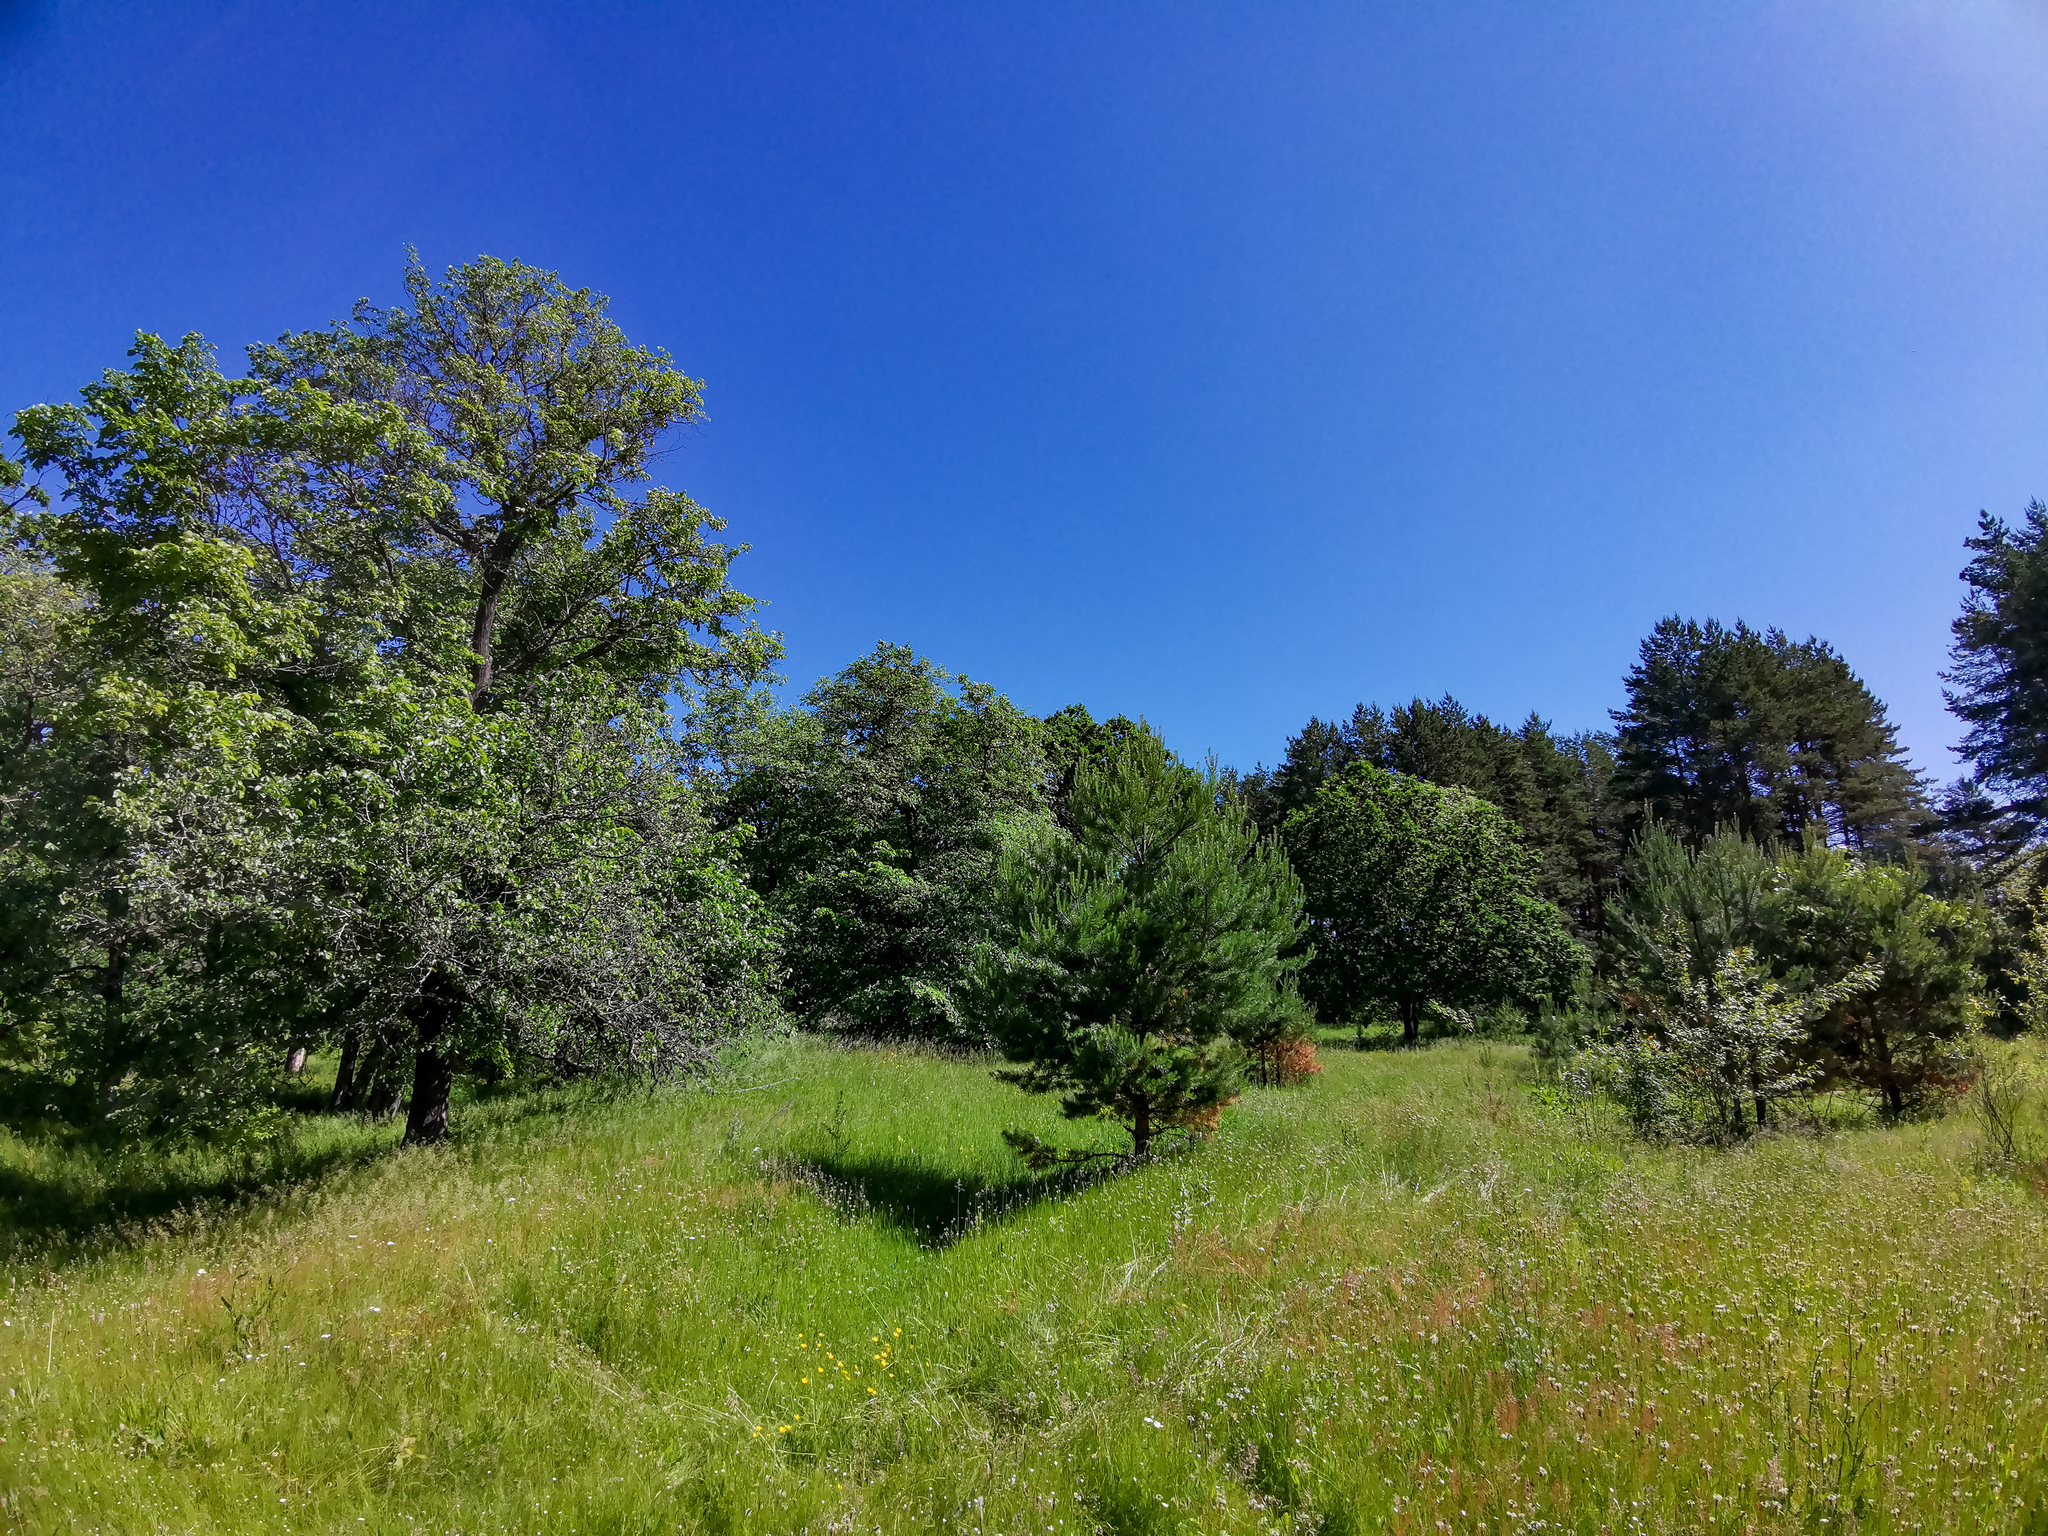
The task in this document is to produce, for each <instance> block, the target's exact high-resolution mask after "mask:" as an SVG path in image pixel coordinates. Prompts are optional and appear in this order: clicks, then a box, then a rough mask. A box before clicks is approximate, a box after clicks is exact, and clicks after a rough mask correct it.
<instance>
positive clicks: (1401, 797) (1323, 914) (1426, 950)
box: [1286, 763, 1583, 1044]
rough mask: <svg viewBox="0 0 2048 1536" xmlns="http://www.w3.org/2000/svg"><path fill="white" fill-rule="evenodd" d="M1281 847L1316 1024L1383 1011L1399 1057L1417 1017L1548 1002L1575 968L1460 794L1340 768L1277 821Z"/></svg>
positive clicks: (1562, 935)
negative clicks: (1397, 1039)
mask: <svg viewBox="0 0 2048 1536" xmlns="http://www.w3.org/2000/svg"><path fill="white" fill-rule="evenodd" d="M1286 841H1287V851H1288V854H1289V856H1290V858H1291V859H1292V861H1293V863H1294V867H1295V868H1296V869H1297V870H1298V871H1299V872H1300V875H1301V879H1302V884H1303V886H1304V888H1305V890H1306V892H1307V910H1308V915H1309V920H1310V929H1309V933H1310V937H1311V938H1312V939H1313V941H1314V944H1315V949H1316V953H1315V958H1314V960H1313V961H1312V963H1311V964H1310V966H1309V968H1308V973H1307V982H1308V991H1309V996H1310V998H1311V1000H1312V1001H1313V1002H1314V1003H1315V1005H1316V1007H1317V1009H1318V1010H1319V1011H1320V1012H1321V1013H1323V1015H1324V1016H1325V1017H1330V1016H1337V1017H1345V1016H1349V1017H1352V1018H1355V1019H1357V1020H1359V1021H1360V1023H1361V1024H1362V1023H1363V1021H1364V1019H1365V1017H1366V1016H1367V1015H1368V1014H1369V1013H1370V1012H1372V1011H1374V1010H1379V1009H1384V1010H1388V1011H1391V1012H1393V1013H1395V1014H1396V1015H1397V1016H1398V1017H1399V1018H1400V1020H1401V1032H1402V1037H1403V1039H1404V1040H1406V1041H1407V1042H1408V1043H1409V1044H1413V1043H1414V1042H1415V1041H1416V1040H1417V1039H1418V1038H1419V1034H1420V1027H1421V1019H1422V1010H1423V1009H1424V1008H1425V1007H1426V1006H1428V1005H1429V1004H1431V1003H1437V1004H1442V1005H1445V1006H1449V1007H1454V1008H1463V1007H1473V1006H1484V1005H1486V1004H1489V1003H1495V1002H1500V1001H1503V1000H1505V999H1508V998H1512V997H1525V998H1532V999H1533V998H1535V997H1538V996H1542V995H1547V994H1552V993H1556V992H1561V991H1562V990H1564V989H1565V988H1566V987H1568V986H1569V984H1570V979H1571V977H1572V976H1573V975H1574V974H1575V973H1576V972H1577V970H1578V968H1579V965H1580V963H1581V960H1582V959H1583V951H1582V950H1581V949H1580V947H1579V945H1578V944H1577V943H1576V942H1575V941H1574V940H1573V939H1572V938H1571V936H1570V935H1569V934H1568V933H1567V932H1566V930H1565V925H1564V919H1563V916H1562V915H1561V914H1560V913H1559V912H1558V910H1557V908H1556V907H1554V906H1552V905H1551V904H1550V903H1549V902H1547V901H1545V900H1544V899H1543V898H1542V897H1541V896H1539V895H1538V894H1537V890H1536V883H1535V873H1534V869H1533V867H1532V864H1531V860H1530V857H1529V854H1528V852H1527V851H1526V850H1525V849H1524V848H1523V847H1522V845H1521V844H1520V842H1519V841H1518V840H1517V839H1516V837H1515V834H1514V830H1513V828H1512V827H1511V826H1510V825H1509V823H1508V821H1507V818H1506V817H1505V816H1504V815H1502V813H1501V812H1500V811H1498V810H1496V809H1495V808H1494V807H1493V806H1491V805H1488V804H1487V803H1486V802H1485V801H1483V800H1481V799H1479V798H1478V797H1477V796H1476V795H1473V794H1469V793H1467V792H1466V791H1464V790H1459V789H1444V788H1440V787H1439V786H1437V785H1434V784H1428V783H1425V782H1423V781H1422V780H1420V779H1414V778H1409V777H1406V776H1403V775H1397V774H1392V773H1388V772H1387V771H1386V770H1384V769H1382V768H1377V767H1374V766H1373V765H1372V764H1370V763H1354V764H1353V765H1351V767H1349V768H1347V769H1346V770H1345V771H1344V773H1343V774H1342V775H1341V776H1340V777H1339V778H1337V779H1335V780H1333V781H1331V782H1330V783H1328V784H1326V785H1325V786H1324V787H1323V789H1322V791H1321V792H1320V793H1319V794H1318V795H1317V796H1316V798H1315V801H1314V802H1313V803H1312V804H1311V805H1310V806H1309V808H1308V809H1307V810H1305V811H1300V812H1297V813H1296V814H1295V815H1294V816H1293V817H1291V818H1290V819H1289V820H1288V823H1287V827H1286Z"/></svg>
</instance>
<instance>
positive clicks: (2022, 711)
mask: <svg viewBox="0 0 2048 1536" xmlns="http://www.w3.org/2000/svg"><path fill="white" fill-rule="evenodd" d="M1965 542H1966V544H1967V546H1968V548H1969V549H1970V550H1971V551H1972V552H1973V558H1972V559H1971V561H1970V563H1969V565H1968V566H1966V567H1965V568H1964V570H1963V573H1962V576H1963V580H1964V581H1965V582H1966V583H1968V585H1969V592H1968V593H1967V594H1966V595H1965V597H1964V599H1963V611H1962V613H1961V614H1960V615H1958V617H1957V618H1956V620H1955V623H1954V625H1953V629H1954V633H1955V647H1954V649H1953V651H1952V652H1951V658H1952V661H1951V667H1950V670H1949V672H1948V673H1947V674H1946V680H1947V681H1948V682H1950V683H1952V684H1954V685H1955V687H1954V689H1953V690H1952V691H1951V692H1950V693H1949V694H1948V707H1949V708H1950V710H1952V711H1953V712H1954V713H1955V714H1956V715H1957V716H1958V717H1959V718H1960V719H1961V720H1962V721H1963V722H1964V723H1965V724H1966V725H1967V726H1968V727H1969V730H1968V731H1967V733H1966V734H1965V735H1964V737H1963V743H1962V749H1961V750H1962V755H1963V756H1964V757H1966V758H1969V759H1970V760H1971V761H1973V762H1974V763H1975V765H1976V768H1977V778H1976V779H1975V780H1974V781H1971V782H1970V783H1969V785H1968V786H1967V789H1966V791H1965V794H1964V796H1963V806H1959V807H1958V809H1963V808H1968V809H1971V810H1974V811H1975V813H1976V814H1975V816H1974V817H1971V818H1967V819H1971V820H1973V821H1974V822H1975V823H1976V824H1977V825H1978V826H1979V828H1980V829H1981V830H1987V831H1988V830H1990V828H1991V826H1992V824H1994V823H2001V822H2003V823H2011V825H2007V826H2003V827H2000V828H1998V832H1999V834H2001V835H1999V836H1998V838H1997V840H1998V841H2001V842H2003V843H2005V844H2007V845H2008V850H2009V848H2010V846H2011V845H2013V844H2021V845H2023V844H2025V843H2026V842H2028V841H2030V840H2031V839H2032V838H2033V837H2034V835H2035V834H2036V832H2037V830H2038V827H2039V824H2040V822H2041V820H2042V818H2043V814H2044V812H2048V646H2044V643H2043V637H2044V636H2048V506H2044V505H2043V504H2042V503H2041V502H2039V501H2033V502H2029V503H2028V504H2027V509H2026V512H2025V513H2024V514H2023V517H2022V520H2021V522H2020V524H2019V526H2018V527H2014V526H2012V525H2010V524H2008V523H2006V522H2005V521H2004V520H2003V519H2001V518H1996V517H1993V516H1992V515H1991V514H1990V513H1988V512H1987V513H1985V514H1984V515H1983V518H1982V520H1981V521H1980V523H1979V525H1978V530H1977V535H1976V537H1974V538H1972V539H1969V540H1966V541H1965ZM1980 786H1981V787H1982V788H1984V789H1988V790H1992V791H1996V792H1998V793H1999V794H2001V795H2002V796H2003V797H2004V803H2002V804H1998V805H1993V804H1991V803H1990V802H1989V797H1988V796H1987V797H1985V803H1984V804H1982V805H1981V806H1970V805H1969V798H1970V797H1969V795H1968V790H1975V789H1978V788H1979V787H1980Z"/></svg>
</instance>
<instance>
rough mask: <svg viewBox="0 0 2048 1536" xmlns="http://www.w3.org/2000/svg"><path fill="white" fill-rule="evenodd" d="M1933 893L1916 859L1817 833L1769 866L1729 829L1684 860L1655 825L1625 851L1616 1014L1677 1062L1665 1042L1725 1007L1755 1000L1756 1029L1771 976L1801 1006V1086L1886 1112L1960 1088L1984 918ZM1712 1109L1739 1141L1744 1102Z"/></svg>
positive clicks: (1615, 959) (1616, 947) (1788, 1001)
mask: <svg viewBox="0 0 2048 1536" xmlns="http://www.w3.org/2000/svg"><path fill="white" fill-rule="evenodd" d="M1929 883H1930V882H1929V877H1928V874H1927V872H1926V870H1925V869H1924V868H1923V867H1922V866H1920V865H1919V864H1917V863H1913V862H1905V863H1890V864H1888V863H1883V862H1880V861H1877V860H1872V859H1869V858H1862V857H1858V856H1857V855H1855V854H1853V853H1851V852H1850V851H1848V850H1846V849H1842V848H1837V847H1830V846H1829V845H1828V844H1826V843H1825V842H1822V841H1821V840H1820V839H1819V838H1818V837H1817V836H1816V837H1813V838H1811V839H1810V840H1809V841H1808V842H1807V843H1806V844H1805V845H1804V846H1803V847H1801V848H1800V849H1798V850H1796V851H1788V852H1784V853H1781V854H1780V855H1778V856H1777V857H1776V858H1775V859H1774V858H1772V857H1771V856H1770V855H1769V854H1767V853H1766V852H1765V851H1764V850H1762V849H1760V848H1758V847H1757V846H1756V845H1755V844H1754V843H1751V842H1750V841H1749V840H1748V839H1747V838H1745V837H1743V836H1742V835H1741V834H1740V833H1739V832H1737V831H1735V830H1734V829H1733V828H1723V829H1722V830H1721V831H1720V832H1717V833H1716V834H1714V835H1713V836H1712V837H1710V838H1708V839H1707V840H1706V841H1705V842H1704V843H1703V844H1702V845H1701V846H1700V847H1699V848H1698V849H1697V850H1691V849H1687V848H1686V847H1685V846H1684V845H1683V844H1681V843H1680V842H1679V841H1678V839H1677V838H1675V837H1674V836H1672V835H1671V834H1670V833H1669V832H1667V831H1665V830H1664V829H1663V828H1662V827H1659V826H1656V825H1652V826H1650V827H1647V828H1645V829H1644V830H1643V831H1642V832H1641V833H1640V834H1638V836H1637V837H1636V839H1635V841H1634V843H1633V844H1632V845H1631V847H1630V852H1629V862H1628V878H1627V883H1626V886H1625V894H1624V896H1623V898H1622V900H1621V902H1620V903H1619V904H1618V905H1617V907H1616V909H1615V911H1614V913H1613V914H1612V916H1611V919H1610V922H1609V925H1608V957H1609V963H1610V965H1611V966H1612V968H1613V970H1614V972H1615V974H1616V977H1617V985H1618V990H1619V992H1620V995H1621V996H1622V998H1623V1000H1624V1002H1625V1003H1626V1004H1627V1005H1628V1006H1629V1007H1630V1008H1631V1010H1632V1011H1633V1012H1635V1013H1637V1014H1639V1015H1643V1016H1645V1017H1647V1018H1648V1019H1649V1020H1650V1021H1651V1022H1652V1023H1653V1025H1654V1026H1655V1029H1656V1032H1657V1033H1658V1035H1659V1038H1660V1040H1661V1043H1662V1044H1663V1045H1664V1046H1665V1047H1666V1048H1667V1050H1666V1056H1665V1057H1664V1058H1663V1059H1665V1060H1667V1061H1675V1060H1676V1058H1675V1057H1672V1056H1671V1054H1670V1052H1669V1049H1668V1048H1669V1047H1671V1046H1672V1045H1673V1044H1674V1039H1675V1037H1674V1036H1673V1035H1672V1031H1674V1030H1682V1029H1688V1028H1692V1027H1693V1026H1692V1025H1691V1024H1687V1023H1685V1022H1684V1021H1685V1020H1688V1019H1694V1020H1697V1019H1700V1018H1705V1017H1707V1016H1708V1015H1710V1014H1711V1013H1712V1011H1713V1008H1714V1007H1715V1006H1718V1003H1717V999H1720V998H1722V997H1723V996H1727V997H1731V998H1741V997H1754V999H1755V1009H1754V1010H1753V1013H1754V1017H1755V1019H1756V1020H1759V1021H1762V1020H1764V1019H1765V1017H1766V1014H1768V1013H1769V1011H1770V1009H1769V1006H1766V1005H1767V1004H1768V1005H1770V1006H1775V1004H1776V1002H1777V1001H1780V999H1776V998H1767V997H1765V996H1764V995H1763V993H1762V992H1759V991H1758V989H1759V988H1763V987H1764V985H1765V981H1766V980H1768V982H1769V983H1770V985H1771V986H1772V987H1776V988H1778V990H1779V991H1780V992H1783V993H1785V994H1787V996H1786V998H1785V999H1782V1000H1783V1001H1784V1002H1785V1006H1786V1007H1791V1006H1793V1004H1794V1003H1796V1004H1797V1005H1798V1007H1799V1008H1800V1009H1801V1010H1803V1011H1801V1012H1800V1014H1799V1028H1798V1043H1797V1046H1796V1049H1794V1048H1792V1047H1789V1046H1788V1047H1787V1049H1791V1050H1793V1054H1794V1055H1796V1056H1797V1057H1798V1059H1799V1060H1800V1062H1801V1063H1802V1065H1803V1068H1805V1069H1806V1070H1807V1077H1806V1079H1805V1081H1813V1082H1819V1083H1824V1084H1826V1085H1829V1086H1839V1085H1843V1084H1853V1085H1856V1086H1859V1087H1861V1088H1864V1089H1865V1090H1867V1091H1869V1092H1871V1093H1872V1094H1874V1095H1875V1096H1876V1097H1877V1099H1878V1100H1879V1102H1880V1103H1881V1104H1882V1105H1883V1106H1884V1108H1885V1109H1886V1111H1887V1112H1888V1113H1890V1114H1893V1115H1897V1114H1900V1113H1902V1112H1904V1111H1905V1110H1906V1109H1908V1108H1910V1107H1913V1106H1915V1105H1917V1104H1920V1103H1922V1102H1924V1101H1925V1100H1926V1099H1927V1098H1928V1097H1929V1096H1931V1095H1934V1094H1937V1093H1939V1092H1941V1091H1943V1090H1944V1089H1947V1088H1952V1087H1954V1086H1957V1085H1958V1084H1960V1083H1961V1082H1962V1081H1963V1080H1964V1078H1965V1077H1966V1075H1967V1072H1968V1060H1969V1052H1970V1041H1971V1037H1972V1035H1973V1033H1974V1031H1975V1030H1976V1028H1977V1025H1978V1022H1979V1020H1980V1018H1981V1016H1982V1014H1983V1012H1984V1003H1983V1001H1982V998H1981V988H1982V978H1981V976H1980V974H1979V972H1978V970H1977V964H1976V963H1977V961H1978V959H1979V957H1980V956H1981V955H1982V954H1983V953H1984V951H1985V948H1986V946H1987V945H1988V943H1989V942H1990V938H1989V935H1990V925H1989V921H1988V918H1987V916H1986V914H1985V912H1984V910H1983V909H1982V908H1981V907H1980V906H1978V905H1976V904H1975V903H1972V902H1970V901H1967V900H1962V899H1948V900H1944V899H1942V898H1940V897H1937V896H1936V895H1934V894H1933V893H1932V892H1931V891H1930V889H1929ZM1766 990H1768V989H1766ZM1743 1006H1744V1007H1748V1006H1749V1004H1747V1003H1745V1004H1744V1005H1743ZM1703 1010H1704V1011H1703ZM1739 1013H1740V1010H1738V1014H1739ZM1731 1017H1737V1016H1735V1015H1731ZM1743 1017H1747V1016H1743ZM1771 1017H1774V1018H1779V1019H1781V1020H1782V1019H1783V1018H1789V1017H1791V1015H1790V1014H1782V1015H1771ZM1737 1023H1738V1024H1739V1025H1740V1027H1743V1028H1746V1027H1748V1026H1747V1025H1746V1024H1741V1022H1740V1018H1738V1019H1737ZM1730 1027H1731V1028H1733V1027H1737V1026H1736V1025H1731V1026H1730ZM1759 1027H1762V1025H1761V1024H1759ZM1773 1027H1775V1026H1773ZM1788 1027H1790V1026H1788ZM1633 1048H1634V1047H1633V1046H1631V1049H1633ZM1774 1049H1775V1047H1774ZM1633 1059H1634V1058H1631V1060H1633ZM1698 1068H1699V1063H1698V1062H1697V1061H1688V1062H1686V1063H1684V1064H1682V1065H1681V1066H1676V1067H1674V1070H1683V1071H1688V1072H1690V1071H1695V1070H1696V1069H1698ZM1603 1070H1604V1069H1603ZM1773 1070H1774V1069H1773ZM1757 1071H1758V1072H1760V1073H1762V1074H1763V1076H1765V1077H1767V1078H1768V1077H1770V1076H1771V1075H1772V1073H1771V1072H1770V1071H1766V1070H1765V1069H1764V1068H1761V1067H1759V1068H1757ZM1609 1075H1610V1076H1612V1074H1611V1073H1610V1074H1609ZM1802 1085H1803V1084H1800V1083H1795V1084H1790V1085H1789V1086H1788V1088H1787V1089H1786V1090H1785V1091H1788V1092H1789V1091H1791V1089H1793V1088H1796V1087H1799V1086H1802ZM1724 1086H1725V1085H1724ZM1703 1091H1709V1092H1710V1096H1711V1093H1712V1092H1718V1091H1719V1090H1711V1089H1708V1090H1703ZM1770 1096H1771V1095H1769V1094H1766V1095H1765V1096H1764V1097H1765V1099H1766V1100H1767V1099H1768V1098H1769V1097H1770ZM1715 1102H1716V1103H1717V1104H1719V1105H1720V1112H1721V1118H1722V1119H1723V1120H1725V1121H1726V1122H1727V1123H1728V1124H1729V1125H1730V1126H1731V1128H1733V1129H1737V1130H1739V1129H1740V1120H1739V1106H1738V1108H1737V1109H1734V1110H1731V1109H1729V1107H1728V1104H1727V1103H1726V1102H1725V1101H1724V1100H1721V1099H1717V1100H1716V1101H1715Z"/></svg>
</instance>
